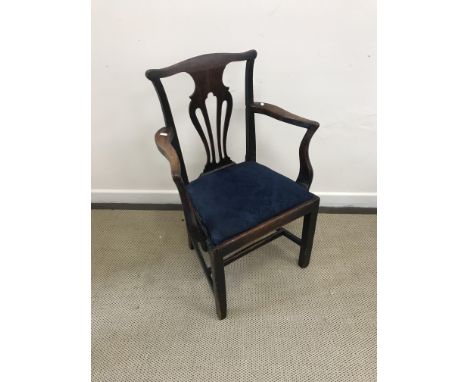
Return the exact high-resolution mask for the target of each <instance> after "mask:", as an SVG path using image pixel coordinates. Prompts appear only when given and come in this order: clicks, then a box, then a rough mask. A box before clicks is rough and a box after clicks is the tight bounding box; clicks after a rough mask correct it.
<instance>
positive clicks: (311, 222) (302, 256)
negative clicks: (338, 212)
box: [299, 199, 320, 268]
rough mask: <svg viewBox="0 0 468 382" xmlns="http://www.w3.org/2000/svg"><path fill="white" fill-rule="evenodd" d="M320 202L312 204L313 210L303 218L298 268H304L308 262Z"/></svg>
mask: <svg viewBox="0 0 468 382" xmlns="http://www.w3.org/2000/svg"><path fill="white" fill-rule="evenodd" d="M319 202H320V200H319V199H317V202H316V203H315V204H314V209H313V210H312V211H311V212H310V213H308V214H307V215H305V216H304V223H303V225H302V244H301V251H300V253H299V266H300V267H301V268H306V267H307V266H308V265H309V262H310V254H311V253H312V246H313V244H314V235H315V226H316V223H317V215H318V209H319Z"/></svg>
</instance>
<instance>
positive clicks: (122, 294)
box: [92, 210, 376, 382]
mask: <svg viewBox="0 0 468 382" xmlns="http://www.w3.org/2000/svg"><path fill="white" fill-rule="evenodd" d="M182 217H183V216H182V212H180V211H109V210H94V211H92V380H93V381H94V382H98V381H106V382H119V381H126V382H130V381H164V382H170V381H203V382H207V381H234V382H237V381H240V382H242V381H353V382H358V381H375V379H376V216H375V215H335V214H320V215H319V220H318V224H317V233H316V239H315V246H314V251H313V253H312V259H311V263H310V265H309V267H308V268H306V269H301V268H299V266H298V265H297V257H298V254H299V249H298V247H297V246H296V245H295V244H293V243H291V242H290V241H289V240H288V239H286V238H280V239H278V240H276V241H274V242H272V243H270V244H268V245H266V246H264V247H263V248H261V249H259V250H257V251H255V252H252V253H251V254H249V255H248V256H246V257H244V258H242V259H240V260H238V261H236V262H234V263H232V264H230V265H228V266H227V267H226V283H227V293H228V316H227V318H226V319H225V320H223V321H218V319H217V317H216V312H215V306H214V300H213V296H212V293H211V290H210V288H209V286H208V282H207V281H206V279H205V276H204V274H203V271H202V269H201V267H200V265H199V263H198V260H197V258H196V255H195V253H194V252H193V251H190V250H189V249H188V247H187V240H186V234H185V226H184V222H183V221H182ZM289 228H290V229H291V230H292V231H293V232H295V233H296V234H299V232H300V223H299V222H298V223H294V224H292V225H290V227H289Z"/></svg>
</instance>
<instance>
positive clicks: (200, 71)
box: [146, 50, 319, 319]
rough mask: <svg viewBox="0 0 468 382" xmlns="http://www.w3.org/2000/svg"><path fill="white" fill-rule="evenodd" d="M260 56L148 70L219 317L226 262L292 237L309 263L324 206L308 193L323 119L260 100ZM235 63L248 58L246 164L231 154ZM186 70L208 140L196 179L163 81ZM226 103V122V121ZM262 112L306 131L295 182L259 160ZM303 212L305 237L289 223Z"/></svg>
mask: <svg viewBox="0 0 468 382" xmlns="http://www.w3.org/2000/svg"><path fill="white" fill-rule="evenodd" d="M256 56H257V52H256V51H255V50H250V51H248V52H244V53H214V54H206V55H202V56H198V57H194V58H190V59H188V60H185V61H182V62H179V63H178V64H175V65H172V66H169V67H166V68H163V69H151V70H148V71H147V72H146V77H147V78H148V79H149V80H151V82H152V83H153V85H154V87H155V89H156V92H157V94H158V97H159V101H160V103H161V108H162V111H163V115H164V120H165V124H166V127H163V128H162V129H160V130H159V131H158V132H157V133H156V136H155V140H156V145H157V147H158V149H159V151H160V152H161V153H162V154H163V155H164V156H165V157H166V158H167V159H168V161H169V164H170V167H171V174H172V179H173V180H174V183H175V184H176V186H177V189H178V191H179V194H180V198H181V201H182V206H183V211H184V215H185V221H186V224H187V232H188V243H189V247H190V248H191V249H194V248H195V250H196V253H197V255H198V258H199V260H200V262H201V266H202V268H203V270H204V272H205V275H206V276H207V278H208V281H209V283H210V286H211V287H212V289H213V292H214V296H215V302H216V312H217V315H218V317H219V319H223V318H225V317H226V285H225V277H224V266H226V265H228V264H229V263H231V262H233V261H235V260H237V259H239V258H240V257H242V256H244V255H246V254H248V253H249V252H251V251H253V250H255V249H257V248H259V247H261V246H262V245H264V244H267V243H269V242H270V241H272V240H274V239H276V238H278V237H280V236H285V237H287V238H289V239H290V240H292V241H293V242H295V243H296V244H298V245H299V246H300V253H299V266H301V267H302V268H305V267H307V265H308V264H309V260H310V254H311V251H312V244H313V240H314V233H315V224H316V220H317V213H318V207H319V198H318V196H316V195H314V194H312V193H310V192H309V191H308V189H309V187H310V185H311V183H312V178H313V171H312V166H311V164H310V160H309V153H308V149H309V142H310V139H311V138H312V136H313V135H314V133H315V131H316V130H317V128H318V127H319V124H318V123H317V122H315V121H312V120H309V119H305V118H302V117H299V116H297V115H294V114H291V113H289V112H287V111H285V110H283V109H281V108H279V107H277V106H274V105H270V104H267V103H263V102H254V100H253V81H252V77H253V67H254V60H255V57H256ZM234 61H246V71H245V116H246V156H245V162H242V163H239V164H236V163H234V162H233V161H232V160H231V159H230V158H229V156H228V154H227V149H226V138H227V132H228V127H229V120H230V117H231V113H232V96H231V94H230V93H229V88H228V87H226V86H225V85H224V84H223V71H224V69H225V67H226V65H227V64H229V63H230V62H234ZM181 72H186V73H188V74H189V75H190V76H191V77H192V78H193V80H194V82H195V90H194V92H193V94H192V95H191V96H190V98H191V101H190V104H189V115H190V119H191V120H192V122H193V124H194V126H195V129H196V130H197V132H198V134H199V135H200V138H201V140H202V142H203V145H204V147H205V151H206V158H207V161H206V165H205V168H204V170H203V173H202V174H201V175H200V177H198V178H197V179H195V180H193V181H189V180H188V178H187V172H186V168H185V163H184V159H183V156H182V151H181V148H180V145H179V140H178V137H177V131H176V127H175V125H174V120H173V117H172V113H171V108H170V106H169V102H168V100H167V96H166V93H165V91H164V87H163V85H162V83H161V79H162V78H165V77H169V76H172V75H174V74H178V73H181ZM209 93H213V95H214V96H216V99H217V108H216V141H215V136H214V132H213V129H212V127H211V123H210V120H209V117H208V112H207V109H206V105H205V100H206V98H207V95H208V94H209ZM223 103H225V118H224V121H222V120H221V119H222V118H221V115H222V108H223ZM197 109H200V111H201V113H202V115H203V120H204V124H205V131H206V132H207V135H208V136H206V135H205V133H204V129H203V128H202V125H201V121H200V120H199V119H198V118H197V115H196V111H197ZM255 113H257V114H265V115H268V116H270V117H272V118H275V119H278V120H280V121H283V122H286V123H289V124H292V125H295V126H299V127H302V128H305V129H306V132H305V135H304V138H303V139H302V142H301V144H300V147H299V158H300V169H299V175H298V177H297V179H296V181H295V182H294V181H292V180H291V179H289V178H286V177H285V176H283V175H280V174H278V173H276V172H274V171H273V170H271V169H269V168H268V167H265V166H263V165H261V164H259V163H257V162H256V148H255V120H254V115H255ZM300 217H304V221H303V228H302V237H301V238H299V237H297V236H295V235H294V234H292V233H291V232H289V231H288V230H286V229H285V228H283V225H285V224H287V223H289V222H291V221H293V220H294V219H297V218H300ZM200 247H201V248H200ZM201 249H203V250H204V251H207V252H208V253H209V258H210V263H211V264H210V265H211V267H209V266H208V265H207V264H206V262H205V261H204V258H203V255H202V252H201Z"/></svg>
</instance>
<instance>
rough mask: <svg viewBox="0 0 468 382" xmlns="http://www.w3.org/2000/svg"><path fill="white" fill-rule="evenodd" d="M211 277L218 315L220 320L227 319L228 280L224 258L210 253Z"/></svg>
mask: <svg viewBox="0 0 468 382" xmlns="http://www.w3.org/2000/svg"><path fill="white" fill-rule="evenodd" d="M210 261H211V277H212V280H213V292H214V297H215V303H216V314H217V315H218V318H219V319H220V320H222V319H224V318H226V310H227V307H226V280H225V276H224V262H223V257H222V256H220V255H218V254H216V253H214V252H212V251H210Z"/></svg>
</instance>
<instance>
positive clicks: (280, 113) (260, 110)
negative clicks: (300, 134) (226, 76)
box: [251, 102, 320, 130]
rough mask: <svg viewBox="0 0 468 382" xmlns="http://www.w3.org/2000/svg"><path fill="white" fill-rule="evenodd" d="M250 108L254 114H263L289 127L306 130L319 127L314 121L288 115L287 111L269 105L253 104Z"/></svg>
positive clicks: (263, 103)
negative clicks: (294, 126) (293, 126)
mask: <svg viewBox="0 0 468 382" xmlns="http://www.w3.org/2000/svg"><path fill="white" fill-rule="evenodd" d="M251 108H252V111H253V112H254V113H257V114H265V115H268V116H269V117H272V118H275V119H277V120H279V121H283V122H286V123H289V124H291V125H296V126H300V127H305V128H306V129H310V130H317V129H318V128H319V126H320V124H319V123H318V122H316V121H312V120H310V119H306V118H303V117H299V116H298V115H295V114H293V113H290V112H289V111H286V110H284V109H281V108H280V107H278V106H275V105H271V104H269V103H265V102H254V103H252V105H251Z"/></svg>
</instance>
